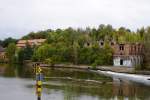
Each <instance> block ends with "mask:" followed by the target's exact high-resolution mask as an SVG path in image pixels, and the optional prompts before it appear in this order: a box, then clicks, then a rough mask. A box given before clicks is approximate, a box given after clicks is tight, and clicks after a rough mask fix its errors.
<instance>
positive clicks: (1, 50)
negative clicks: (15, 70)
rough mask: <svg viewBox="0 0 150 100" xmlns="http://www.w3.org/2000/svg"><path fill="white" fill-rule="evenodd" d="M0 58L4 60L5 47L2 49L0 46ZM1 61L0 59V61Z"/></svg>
mask: <svg viewBox="0 0 150 100" xmlns="http://www.w3.org/2000/svg"><path fill="white" fill-rule="evenodd" d="M0 60H1V61H4V60H6V53H5V49H4V48H3V47H2V46H0ZM1 61H0V62H1Z"/></svg>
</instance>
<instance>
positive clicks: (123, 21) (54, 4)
mask: <svg viewBox="0 0 150 100" xmlns="http://www.w3.org/2000/svg"><path fill="white" fill-rule="evenodd" d="M149 20H150V0H0V39H5V38H7V37H13V38H20V37H22V36H23V35H26V34H28V33H29V32H31V31H34V32H36V31H40V30H46V29H56V28H67V27H73V28H78V27H81V28H85V27H98V25H100V24H111V25H112V26H113V27H114V28H119V27H121V26H124V27H127V28H130V29H131V30H136V29H137V28H140V27H143V26H144V27H146V26H149V25H150V21H149Z"/></svg>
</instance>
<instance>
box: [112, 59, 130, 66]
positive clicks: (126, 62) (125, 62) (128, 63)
mask: <svg viewBox="0 0 150 100" xmlns="http://www.w3.org/2000/svg"><path fill="white" fill-rule="evenodd" d="M120 60H121V58H120V57H117V58H114V59H113V64H114V66H127V67H132V62H131V60H130V59H129V60H126V59H123V65H120Z"/></svg>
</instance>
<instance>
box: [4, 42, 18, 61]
mask: <svg viewBox="0 0 150 100" xmlns="http://www.w3.org/2000/svg"><path fill="white" fill-rule="evenodd" d="M6 56H7V58H8V60H9V62H10V63H12V62H15V56H16V45H15V44H14V43H10V44H9V45H8V47H7V49H6Z"/></svg>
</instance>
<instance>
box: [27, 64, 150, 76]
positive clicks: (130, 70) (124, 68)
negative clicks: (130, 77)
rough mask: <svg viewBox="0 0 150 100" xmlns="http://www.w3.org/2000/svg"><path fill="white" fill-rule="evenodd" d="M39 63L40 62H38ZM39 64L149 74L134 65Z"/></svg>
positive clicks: (47, 66)
mask: <svg viewBox="0 0 150 100" xmlns="http://www.w3.org/2000/svg"><path fill="white" fill-rule="evenodd" d="M35 63H36V62H32V63H31V62H30V63H28V64H26V65H27V66H31V67H32V66H33V64H35ZM38 63H40V62H38ZM40 66H41V67H43V68H72V69H79V70H87V69H93V70H102V71H111V72H117V73H128V74H141V75H150V71H148V70H135V68H134V67H126V66H122V67H116V66H96V67H92V66H89V65H74V64H55V65H53V66H51V65H48V64H43V63H40Z"/></svg>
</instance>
